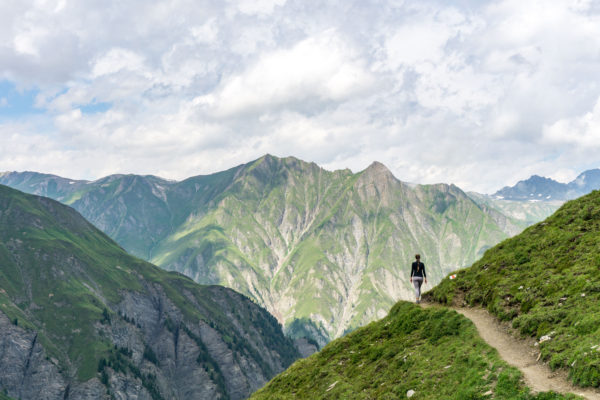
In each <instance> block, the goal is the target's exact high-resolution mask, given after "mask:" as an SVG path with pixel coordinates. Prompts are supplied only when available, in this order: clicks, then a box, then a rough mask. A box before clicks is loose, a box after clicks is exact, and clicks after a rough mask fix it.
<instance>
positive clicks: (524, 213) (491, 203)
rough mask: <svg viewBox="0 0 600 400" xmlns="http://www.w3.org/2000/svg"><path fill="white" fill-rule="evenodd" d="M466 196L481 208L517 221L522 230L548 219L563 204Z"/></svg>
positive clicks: (548, 201) (551, 201)
mask: <svg viewBox="0 0 600 400" xmlns="http://www.w3.org/2000/svg"><path fill="white" fill-rule="evenodd" d="M468 195H469V197H471V198H472V199H473V201H475V202H476V203H477V204H479V205H480V206H481V207H489V208H491V209H494V210H496V211H497V212H499V213H500V214H502V215H504V216H506V217H508V218H512V219H514V220H516V221H519V223H520V224H522V225H523V228H525V227H527V226H529V225H533V224H535V223H537V222H540V221H543V220H544V219H546V218H548V217H549V216H550V215H552V214H553V213H554V212H555V211H556V210H558V208H559V207H560V206H561V205H562V204H563V203H564V201H562V200H546V201H521V200H505V199H500V198H498V197H495V196H489V195H486V194H479V193H475V192H469V193H468Z"/></svg>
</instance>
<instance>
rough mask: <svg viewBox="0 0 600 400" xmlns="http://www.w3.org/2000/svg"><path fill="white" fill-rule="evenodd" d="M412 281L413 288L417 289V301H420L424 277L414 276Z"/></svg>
mask: <svg viewBox="0 0 600 400" xmlns="http://www.w3.org/2000/svg"><path fill="white" fill-rule="evenodd" d="M412 280H413V286H414V287H415V297H416V298H417V299H420V298H421V285H422V284H423V277H422V276H413V277H412Z"/></svg>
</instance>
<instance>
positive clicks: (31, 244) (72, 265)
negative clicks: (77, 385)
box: [0, 185, 298, 381]
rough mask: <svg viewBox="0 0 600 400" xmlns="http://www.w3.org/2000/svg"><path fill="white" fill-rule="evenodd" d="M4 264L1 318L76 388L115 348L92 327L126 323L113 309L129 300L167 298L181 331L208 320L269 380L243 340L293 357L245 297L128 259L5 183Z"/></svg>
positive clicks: (67, 216)
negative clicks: (34, 342) (30, 336)
mask: <svg viewBox="0 0 600 400" xmlns="http://www.w3.org/2000/svg"><path fill="white" fill-rule="evenodd" d="M0 266H1V268H0V312H3V313H4V314H6V315H7V316H8V318H9V319H10V320H11V321H13V323H14V324H15V325H18V326H21V327H24V328H25V329H28V330H31V331H35V332H38V333H39V340H40V342H41V343H42V344H43V346H44V348H45V350H46V352H47V354H48V355H49V356H50V357H54V358H56V359H57V360H58V363H59V367H60V371H61V372H65V371H67V372H69V374H73V375H76V376H77V378H78V379H79V380H80V381H86V380H88V379H90V378H92V377H94V376H96V375H97V373H98V365H99V364H98V363H99V361H100V360H101V359H104V358H108V357H109V353H110V351H111V349H112V348H113V346H114V344H113V343H112V342H111V341H110V340H108V339H107V338H106V337H104V336H103V335H102V332H100V330H99V328H98V327H99V326H100V325H102V324H105V323H108V324H110V321H111V320H117V319H122V316H121V315H117V311H116V305H117V304H118V303H119V302H120V301H121V300H122V297H123V294H124V293H126V292H138V293H150V292H152V291H155V290H156V291H160V292H164V293H165V295H166V297H167V298H168V300H169V301H170V302H172V303H173V305H174V306H175V307H176V308H177V310H178V311H179V312H181V314H182V317H183V318H184V321H183V322H182V326H185V323H188V324H194V323H198V322H199V321H204V322H206V323H207V324H209V325H210V326H211V327H212V328H213V329H215V330H216V331H217V332H218V333H219V335H220V336H221V337H222V338H223V340H224V341H225V342H226V344H227V345H228V347H229V348H231V349H233V351H234V355H236V356H237V355H245V356H249V357H251V358H254V359H255V360H256V361H257V363H258V364H259V365H260V367H261V369H262V370H263V371H262V372H264V373H265V375H266V376H272V375H273V371H271V367H270V366H269V365H267V364H266V363H265V362H263V360H262V358H261V355H260V354H257V350H256V349H255V348H253V347H252V345H250V344H249V343H248V341H249V340H253V341H254V340H255V339H256V340H257V342H260V343H263V344H265V345H266V346H267V347H268V349H269V350H270V349H277V351H280V350H281V353H280V355H281V359H282V360H283V363H284V364H286V365H289V364H290V363H291V362H292V361H293V360H294V359H295V358H296V357H297V356H298V355H297V353H296V350H295V349H294V348H293V345H292V343H291V341H289V340H288V339H286V338H285V337H284V336H283V335H282V333H281V330H280V326H279V325H278V323H277V321H276V320H275V319H274V318H273V317H272V316H271V315H270V314H268V313H267V312H266V311H264V310H262V309H260V308H259V307H257V306H256V305H255V304H253V303H251V302H250V301H249V300H248V299H246V298H243V297H242V296H239V295H238V294H235V293H233V292H232V291H231V290H228V289H225V288H219V287H214V286H202V285H198V284H197V283H195V282H194V281H192V280H191V279H190V278H187V277H185V276H183V275H181V274H179V273H175V272H167V271H164V270H162V269H160V268H158V267H156V266H153V265H152V264H149V263H147V262H145V261H142V260H140V259H137V258H135V257H132V256H130V255H129V254H127V253H126V252H125V251H124V250H123V249H122V248H120V247H119V246H118V245H117V244H116V243H115V242H113V241H112V240H111V239H110V238H109V237H108V236H106V235H105V234H103V233H102V232H100V231H99V230H98V229H96V228H94V227H93V226H92V225H91V224H90V223H88V222H87V221H85V220H84V219H83V218H82V217H81V216H80V215H79V214H77V213H76V212H75V211H74V210H72V209H70V208H69V207H66V206H64V205H61V204H60V203H57V202H55V201H53V200H50V199H47V198H42V197H38V196H31V195H26V194H24V193H21V192H18V191H16V190H14V189H10V188H8V187H6V186H3V185H0ZM230 310H231V312H230ZM161 317H162V318H164V316H161ZM246 331H248V332H251V333H250V334H249V335H248V336H247V337H242V336H244V332H246Z"/></svg>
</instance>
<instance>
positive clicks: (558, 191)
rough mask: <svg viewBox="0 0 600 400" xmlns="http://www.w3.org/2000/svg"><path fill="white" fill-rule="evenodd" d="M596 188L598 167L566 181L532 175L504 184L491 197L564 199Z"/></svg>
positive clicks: (599, 173)
mask: <svg viewBox="0 0 600 400" xmlns="http://www.w3.org/2000/svg"><path fill="white" fill-rule="evenodd" d="M597 189H600V169H590V170H587V171H584V172H582V173H580V174H579V175H578V176H577V177H576V178H575V179H574V180H572V181H571V182H568V183H561V182H557V181H555V180H554V179H551V178H546V177H542V176H539V175H532V176H531V177H530V178H528V179H526V180H521V181H519V182H517V183H516V184H515V185H514V186H505V187H504V188H502V189H500V190H498V191H497V192H496V193H494V194H493V195H492V197H495V198H499V199H505V200H517V201H549V200H559V201H566V200H572V199H574V198H576V197H580V196H583V195H585V194H587V193H589V192H591V191H592V190H597Z"/></svg>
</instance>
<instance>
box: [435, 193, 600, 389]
mask: <svg viewBox="0 0 600 400" xmlns="http://www.w3.org/2000/svg"><path fill="white" fill-rule="evenodd" d="M599 243H600V191H593V192H592V193H590V194H588V195H586V196H583V197H580V198H578V199H576V200H572V201H569V202H567V203H565V204H564V205H563V206H562V207H561V208H560V209H559V210H558V211H556V213H554V214H553V215H552V216H550V217H549V218H547V219H546V220H544V221H543V222H540V223H538V224H536V225H534V226H531V227H529V228H527V229H526V230H525V231H524V232H523V233H521V234H519V235H518V236H515V237H513V238H511V239H508V240H506V241H504V242H501V243H500V244H498V245H497V246H495V247H493V248H492V249H490V250H488V251H487V252H486V253H485V255H484V256H483V257H482V258H481V259H480V260H478V261H477V262H476V263H475V264H473V266H471V267H469V268H466V269H464V270H461V271H458V272H457V273H456V276H455V278H454V279H448V278H446V279H444V280H443V281H442V282H441V283H440V284H439V285H438V286H437V287H435V288H434V289H433V290H432V291H431V292H429V293H426V294H425V297H427V298H429V299H431V300H436V301H439V302H442V303H446V304H451V303H454V304H458V305H463V304H468V305H471V306H482V307H485V308H487V309H488V310H489V311H490V312H491V313H492V314H494V315H495V316H496V317H497V318H498V319H500V320H503V321H509V322H510V323H511V324H512V326H513V327H514V328H516V329H517V330H519V331H520V333H521V334H522V335H523V336H524V337H534V338H535V339H536V340H537V341H538V342H539V348H540V351H541V360H542V361H544V362H546V363H548V364H549V366H550V367H551V368H552V369H553V370H556V369H561V370H564V372H567V373H568V376H569V379H570V380H571V381H573V383H575V384H577V385H580V386H592V387H600V351H599V350H598V349H599V348H600V346H599V345H600V343H599V342H598V340H599V337H600V309H599V308H598V304H600V257H599V256H598V244H599Z"/></svg>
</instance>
